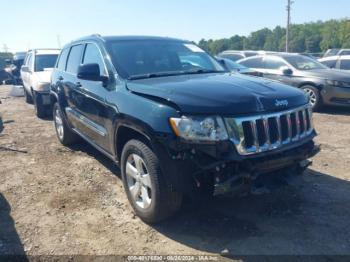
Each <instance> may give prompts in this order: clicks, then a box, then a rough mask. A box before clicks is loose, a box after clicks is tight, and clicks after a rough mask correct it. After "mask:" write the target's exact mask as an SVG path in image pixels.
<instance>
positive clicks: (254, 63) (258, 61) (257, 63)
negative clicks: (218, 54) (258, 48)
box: [240, 57, 264, 68]
mask: <svg viewBox="0 0 350 262" xmlns="http://www.w3.org/2000/svg"><path fill="white" fill-rule="evenodd" d="M240 64H241V65H244V66H246V67H249V68H264V66H263V63H262V57H256V58H250V59H247V60H244V61H242V62H240Z"/></svg>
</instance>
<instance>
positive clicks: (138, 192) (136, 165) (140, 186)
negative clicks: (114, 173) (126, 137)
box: [125, 154, 152, 209]
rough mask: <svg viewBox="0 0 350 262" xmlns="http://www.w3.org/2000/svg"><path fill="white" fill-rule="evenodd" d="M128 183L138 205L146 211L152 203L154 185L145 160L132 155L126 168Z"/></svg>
mask: <svg viewBox="0 0 350 262" xmlns="http://www.w3.org/2000/svg"><path fill="white" fill-rule="evenodd" d="M125 173H126V182H127V185H128V189H129V191H130V195H131V197H132V199H133V201H134V202H135V203H136V205H137V206H138V207H139V208H141V209H146V208H148V207H149V206H150V205H151V202H152V184H151V178H150V174H149V172H148V169H147V166H146V164H145V162H144V160H143V159H142V158H141V157H140V156H139V155H137V154H130V155H129V157H128V159H127V161H126V167H125Z"/></svg>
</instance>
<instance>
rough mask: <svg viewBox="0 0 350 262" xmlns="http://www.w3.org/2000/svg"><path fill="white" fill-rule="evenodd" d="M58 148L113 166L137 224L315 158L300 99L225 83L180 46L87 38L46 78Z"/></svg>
mask: <svg viewBox="0 0 350 262" xmlns="http://www.w3.org/2000/svg"><path fill="white" fill-rule="evenodd" d="M51 100H52V102H53V104H54V106H53V109H54V110H53V115H54V121H55V127H56V131H57V135H58V138H59V140H60V141H61V142H62V143H63V144H64V145H68V144H70V143H73V142H75V141H77V137H80V138H81V137H82V138H83V139H85V140H86V141H88V142H89V143H90V144H92V145H93V146H95V147H96V148H97V149H99V150H100V151H101V152H103V153H104V154H105V155H107V156H108V157H109V158H111V159H112V160H113V161H116V162H119V164H120V167H121V172H122V178H123V183H124V187H125V191H126V193H127V195H128V198H129V200H130V203H131V205H132V206H133V208H134V209H135V211H136V213H137V214H138V215H139V216H140V217H141V218H142V219H144V220H145V221H147V222H156V221H159V220H161V219H163V218H165V217H167V216H169V215H170V214H172V213H173V212H174V211H176V210H177V209H178V208H179V206H180V204H181V200H182V195H183V194H184V193H196V194H200V193H203V192H207V193H208V192H210V193H211V194H220V193H225V192H228V191H231V190H233V189H235V188H237V186H241V185H243V184H253V183H254V180H255V179H257V178H258V177H260V176H261V175H264V174H270V173H271V172H274V171H280V170H285V169H293V170H296V171H297V170H299V171H300V169H302V168H304V167H305V166H306V164H305V160H306V159H307V158H308V157H310V156H312V155H313V154H314V153H315V148H314V143H313V141H312V139H313V137H314V136H315V131H314V129H313V126H312V115H311V110H310V106H309V103H308V97H307V96H305V94H304V93H303V92H302V91H299V90H296V89H294V88H292V87H289V86H285V85H282V84H279V83H277V82H273V81H269V80H264V79H260V78H256V77H248V76H243V75H236V74H233V75H231V74H230V73H228V72H226V71H225V70H224V69H223V68H222V67H221V65H220V64H219V63H217V62H216V61H215V59H214V58H212V57H211V56H209V55H208V54H206V53H205V52H204V51H203V50H201V49H200V48H198V47H197V46H196V45H194V44H192V43H191V42H188V41H183V40H178V39H170V38H160V37H100V36H91V37H86V38H82V39H78V40H76V41H73V42H72V43H70V44H68V45H66V46H65V47H64V48H63V50H62V52H61V55H60V57H59V59H58V62H57V65H56V68H55V69H54V70H53V73H52V82H51Z"/></svg>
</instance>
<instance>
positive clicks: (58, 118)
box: [54, 108, 64, 140]
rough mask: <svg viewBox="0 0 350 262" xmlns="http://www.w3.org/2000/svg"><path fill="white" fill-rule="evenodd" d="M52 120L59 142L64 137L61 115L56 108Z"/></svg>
mask: <svg viewBox="0 0 350 262" xmlns="http://www.w3.org/2000/svg"><path fill="white" fill-rule="evenodd" d="M54 120H55V127H56V131H57V135H58V137H59V139H60V140H63V137H64V129H63V120H62V117H61V113H60V111H59V109H58V108H56V110H55V116H54Z"/></svg>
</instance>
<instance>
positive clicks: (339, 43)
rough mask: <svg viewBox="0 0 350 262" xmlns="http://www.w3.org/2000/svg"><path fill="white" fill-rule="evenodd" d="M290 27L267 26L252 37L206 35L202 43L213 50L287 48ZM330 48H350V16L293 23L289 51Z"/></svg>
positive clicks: (205, 48) (272, 49)
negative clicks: (211, 37) (348, 17)
mask: <svg viewBox="0 0 350 262" xmlns="http://www.w3.org/2000/svg"><path fill="white" fill-rule="evenodd" d="M285 42H286V29H285V28H283V27H281V26H276V27H275V28H274V29H273V30H271V29H269V28H263V29H260V30H258V31H255V32H252V33H251V34H250V35H249V36H248V37H246V36H239V35H234V36H232V37H231V38H223V39H217V40H213V39H209V40H205V39H202V40H200V41H199V43H198V45H199V46H200V47H201V48H202V49H204V50H206V51H208V52H209V53H211V54H218V53H220V52H222V51H224V50H266V51H285ZM329 48H350V19H340V20H329V21H325V22H322V21H318V22H312V23H304V24H292V25H291V26H290V42H289V51H290V52H297V53H304V52H306V53H323V52H325V51H326V50H327V49H329Z"/></svg>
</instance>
